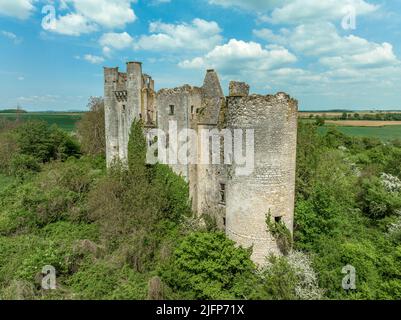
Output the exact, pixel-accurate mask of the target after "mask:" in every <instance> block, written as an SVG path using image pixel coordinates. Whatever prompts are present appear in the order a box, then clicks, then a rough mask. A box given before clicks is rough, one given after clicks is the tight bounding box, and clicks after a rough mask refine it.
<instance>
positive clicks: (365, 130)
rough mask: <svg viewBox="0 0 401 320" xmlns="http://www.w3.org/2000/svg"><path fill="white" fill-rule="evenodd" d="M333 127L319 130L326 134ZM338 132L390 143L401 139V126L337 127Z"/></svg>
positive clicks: (326, 126) (327, 126)
mask: <svg viewBox="0 0 401 320" xmlns="http://www.w3.org/2000/svg"><path fill="white" fill-rule="evenodd" d="M330 126H333V125H325V126H324V127H321V128H319V131H321V132H325V131H326V130H328V128H329V127H330ZM336 127H337V129H338V131H340V132H342V133H344V134H346V135H349V136H354V137H370V138H378V139H381V140H383V141H390V140H395V139H401V125H389V126H381V127H377V126H372V127H366V126H365V127H356V126H336Z"/></svg>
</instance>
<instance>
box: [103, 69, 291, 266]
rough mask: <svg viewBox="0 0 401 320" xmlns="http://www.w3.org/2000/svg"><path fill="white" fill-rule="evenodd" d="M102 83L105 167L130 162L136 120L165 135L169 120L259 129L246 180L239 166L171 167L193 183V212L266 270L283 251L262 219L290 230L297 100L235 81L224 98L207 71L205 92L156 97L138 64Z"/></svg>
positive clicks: (186, 89) (185, 90)
mask: <svg viewBox="0 0 401 320" xmlns="http://www.w3.org/2000/svg"><path fill="white" fill-rule="evenodd" d="M104 77H105V83H104V88H105V93H104V98H105V118H106V153H107V163H108V165H110V164H111V163H112V162H113V161H114V160H115V159H119V160H121V161H123V162H124V161H126V159H127V150H128V139H129V131H130V127H131V124H132V122H133V120H134V119H142V121H143V122H144V124H145V128H160V129H162V130H163V131H164V132H168V131H169V121H171V120H174V121H176V123H177V130H178V131H180V130H182V129H187V128H189V129H194V130H196V131H198V132H200V131H201V129H209V130H212V129H216V130H218V129H227V130H234V129H243V130H245V129H253V130H254V159H255V163H254V170H253V172H252V173H251V174H249V175H241V176H240V175H236V174H235V170H236V166H237V165H236V164H235V163H234V164H232V165H225V164H218V165H212V164H210V165H205V164H188V165H185V164H174V165H171V167H172V169H173V170H174V171H175V172H176V173H177V174H180V175H182V176H183V177H184V178H185V179H186V180H187V181H188V182H189V186H190V195H191V200H192V205H193V209H194V211H195V212H196V213H197V214H199V215H202V214H209V215H212V216H213V217H215V219H216V221H217V223H218V226H219V227H220V228H221V229H222V230H225V232H226V233H227V235H228V237H230V238H231V239H233V240H235V241H236V242H237V243H238V244H239V245H242V246H244V247H251V246H252V247H253V255H252V259H253V260H254V261H255V262H256V263H258V264H263V263H264V262H265V257H266V256H267V255H268V254H269V253H279V248H278V246H277V244H276V241H275V239H274V238H273V237H272V236H271V235H270V234H269V233H268V232H267V227H266V223H265V219H266V214H268V213H270V214H271V216H272V217H273V219H275V220H276V221H282V222H284V223H285V224H286V226H287V227H288V229H290V230H291V231H292V229H293V218H294V198H295V161H296V137H297V112H298V103H297V101H296V100H294V99H292V98H291V97H289V96H288V95H287V94H285V93H277V94H276V95H265V96H264V95H249V86H248V85H247V84H246V83H243V82H234V81H232V82H231V83H230V87H229V96H228V97H225V96H224V94H223V90H222V88H221V85H220V81H219V77H218V75H217V73H216V72H215V71H214V70H207V73H206V76H205V79H204V82H203V85H202V86H201V87H194V86H189V85H184V86H182V87H179V88H174V89H161V90H159V91H158V92H155V89H154V88H155V87H154V81H153V79H152V78H151V77H150V76H148V75H146V74H143V73H142V64H141V63H139V62H128V63H127V71H126V73H121V72H119V70H118V68H105V69H104ZM199 146H201V144H200V143H198V147H199ZM199 148H200V147H199ZM205 152H207V153H210V151H209V150H202V148H200V150H198V157H199V158H201V157H202V156H203V153H205ZM208 156H209V155H208Z"/></svg>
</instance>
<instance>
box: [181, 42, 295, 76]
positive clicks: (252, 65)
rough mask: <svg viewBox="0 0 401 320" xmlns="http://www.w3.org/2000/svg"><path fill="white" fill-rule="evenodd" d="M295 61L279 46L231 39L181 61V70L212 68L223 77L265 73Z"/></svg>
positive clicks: (292, 56)
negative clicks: (243, 73) (208, 50)
mask: <svg viewBox="0 0 401 320" xmlns="http://www.w3.org/2000/svg"><path fill="white" fill-rule="evenodd" d="M296 61H297V58H296V56H295V55H293V54H292V53H290V52H289V51H288V50H287V49H285V48H284V47H281V46H267V47H262V46H261V45H260V44H259V43H256V42H245V41H242V40H236V39H231V40H230V41H229V42H228V43H226V44H224V45H219V46H216V47H215V48H214V49H213V50H212V51H210V52H209V53H207V54H206V55H205V56H202V57H196V58H194V59H192V60H185V61H182V62H181V63H180V64H179V66H180V67H181V68H194V69H200V68H203V69H207V68H214V69H217V70H219V72H221V73H222V74H223V75H231V74H237V73H241V71H243V70H247V71H249V72H253V71H256V72H260V71H266V70H270V69H273V68H277V67H279V66H281V65H285V64H289V63H294V62H296Z"/></svg>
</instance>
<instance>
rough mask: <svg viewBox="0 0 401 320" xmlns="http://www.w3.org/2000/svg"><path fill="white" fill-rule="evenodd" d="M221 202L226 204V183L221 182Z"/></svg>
mask: <svg viewBox="0 0 401 320" xmlns="http://www.w3.org/2000/svg"><path fill="white" fill-rule="evenodd" d="M220 203H221V204H226V185H225V184H224V183H220Z"/></svg>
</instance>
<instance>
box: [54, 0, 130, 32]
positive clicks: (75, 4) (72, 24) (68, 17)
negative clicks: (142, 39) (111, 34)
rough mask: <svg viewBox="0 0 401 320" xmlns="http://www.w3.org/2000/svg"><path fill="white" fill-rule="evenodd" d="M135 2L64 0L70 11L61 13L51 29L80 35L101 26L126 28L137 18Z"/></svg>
mask: <svg viewBox="0 0 401 320" xmlns="http://www.w3.org/2000/svg"><path fill="white" fill-rule="evenodd" d="M133 2H136V0H63V2H62V8H63V9H64V10H69V12H68V13H66V14H64V15H59V16H58V17H57V20H56V24H55V27H54V28H52V29H50V30H49V31H52V32H55V33H60V34H66V35H72V36H79V35H81V34H85V33H90V32H94V31H97V30H99V29H100V28H106V29H115V28H124V27H125V26H126V25H127V24H128V23H131V22H134V21H135V20H136V19H137V17H136V15H135V12H134V10H133V9H132V7H131V4H132V3H133ZM70 8H72V9H70Z"/></svg>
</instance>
